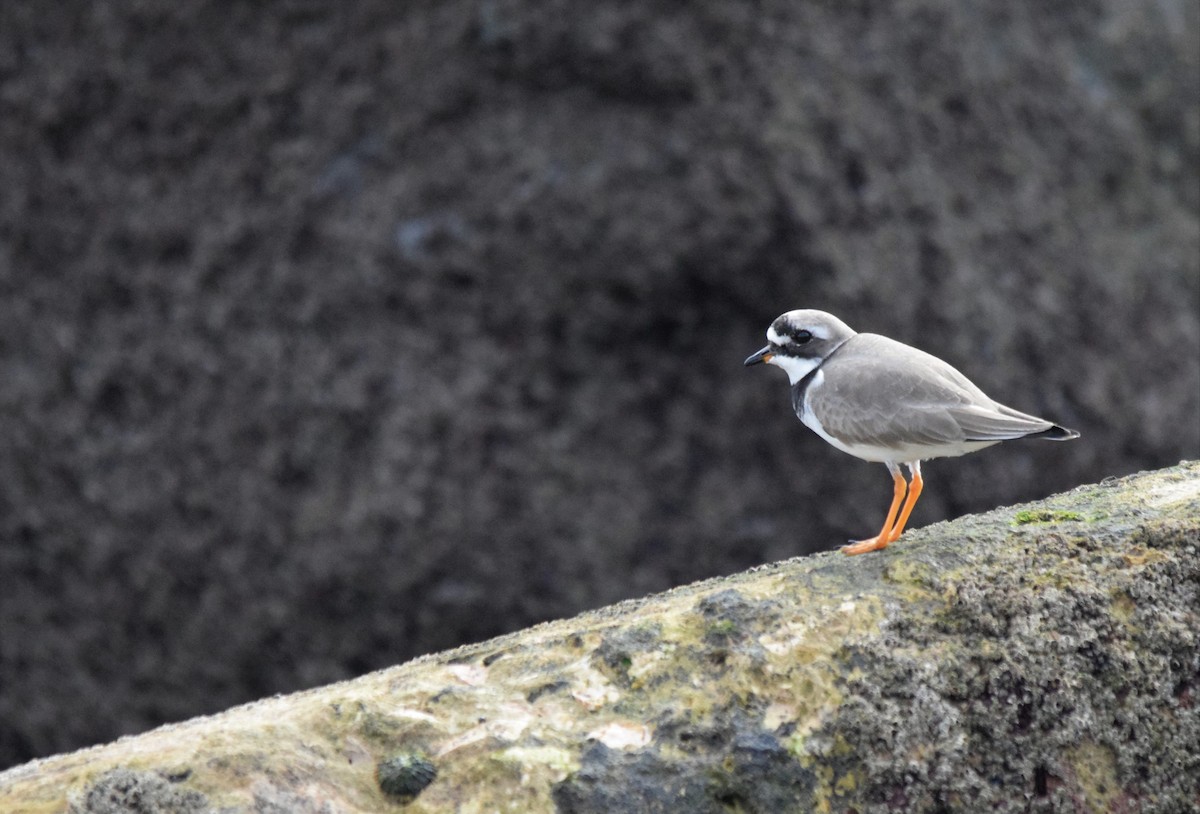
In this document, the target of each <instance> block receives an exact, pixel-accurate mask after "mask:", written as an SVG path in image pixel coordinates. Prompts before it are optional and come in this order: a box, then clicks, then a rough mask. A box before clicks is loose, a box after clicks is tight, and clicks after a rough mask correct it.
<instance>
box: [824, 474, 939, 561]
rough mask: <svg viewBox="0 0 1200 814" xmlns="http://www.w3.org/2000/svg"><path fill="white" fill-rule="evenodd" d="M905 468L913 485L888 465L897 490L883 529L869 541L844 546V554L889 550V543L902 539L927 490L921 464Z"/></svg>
mask: <svg viewBox="0 0 1200 814" xmlns="http://www.w3.org/2000/svg"><path fill="white" fill-rule="evenodd" d="M905 466H907V467H908V470H909V471H910V472H911V473H912V483H908V484H906V483H905V482H904V476H903V475H901V474H900V468H899V467H897V466H896V465H895V464H893V463H889V464H888V470H889V471H890V472H891V473H892V482H893V484H894V487H895V488H894V489H893V490H892V505H891V506H890V507H889V508H888V513H887V519H886V520H884V521H883V529H882V530H880V532H879V534H877V535H876V536H874V537H872V538H870V539H869V540H857V541H852V542H851V543H850V545H846V546H842V553H843V554H849V555H851V556H853V555H855V554H866V553H867V552H868V551H878V550H879V549H881V548H887V546H888V544H889V543H894V542H896V540H898V539H899V538H900V535H901V534H902V533H903V532H904V526H905V524H906V523H908V516H909V515H910V514H912V510H913V506H915V505H917V498H919V497H920V496H921V491H922V490H923V489H924V488H925V481H924V480H922V479H921V462H920V461H914V462H913V463H910V464H905ZM906 492H907V496H906V495H905V493H906ZM901 503H903V504H904V506H903V508H901V505H900V504H901ZM897 512H899V517H897V516H896V515H897ZM893 521H894V522H893Z"/></svg>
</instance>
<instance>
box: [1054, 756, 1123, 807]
mask: <svg viewBox="0 0 1200 814" xmlns="http://www.w3.org/2000/svg"><path fill="white" fill-rule="evenodd" d="M1067 759H1068V761H1069V762H1070V766H1071V769H1072V770H1073V771H1074V773H1075V780H1076V783H1077V784H1078V785H1077V788H1078V789H1079V791H1080V793H1082V795H1083V797H1084V801H1085V803H1086V806H1087V808H1086V810H1088V811H1113V810H1115V809H1114V807H1113V803H1114V802H1115V801H1116V799H1117V797H1118V796H1120V795H1121V793H1122V792H1121V783H1120V781H1119V779H1118V776H1117V756H1116V754H1115V753H1114V752H1113V750H1112V749H1111V748H1109V747H1108V746H1105V745H1103V744H1099V743H1095V742H1093V741H1085V742H1083V743H1081V744H1079V746H1077V747H1075V748H1074V749H1072V750H1070V751H1069V752H1068V753H1067Z"/></svg>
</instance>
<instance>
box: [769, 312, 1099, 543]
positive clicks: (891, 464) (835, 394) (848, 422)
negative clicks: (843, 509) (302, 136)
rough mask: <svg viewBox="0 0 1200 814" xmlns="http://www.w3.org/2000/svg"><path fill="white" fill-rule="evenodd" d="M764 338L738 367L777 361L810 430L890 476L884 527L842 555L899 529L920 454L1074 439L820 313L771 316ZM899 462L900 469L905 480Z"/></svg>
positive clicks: (918, 486)
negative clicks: (881, 465)
mask: <svg viewBox="0 0 1200 814" xmlns="http://www.w3.org/2000/svg"><path fill="white" fill-rule="evenodd" d="M767 342H768V343H769V344H768V345H767V346H766V347H765V348H763V349H762V350H760V351H758V353H755V354H753V355H751V356H750V357H749V358H748V359H746V365H747V366H750V365H756V364H759V363H760V362H766V363H767V364H771V365H776V366H778V367H781V368H783V370H784V372H785V373H787V375H788V378H789V379H790V380H791V382H792V407H793V408H795V410H796V415H797V416H799V418H800V420H801V421H803V422H804V424H805V425H806V426H807V427H808V428H809V429H811V430H812V431H813V432H815V433H816V434H817V435H819V436H821V437H822V438H824V439H825V440H826V441H828V442H829V443H830V444H833V446H835V447H837V448H838V449H840V450H841V451H842V452H848V453H850V454H851V455H853V456H855V457H857V458H862V459H863V460H864V461H878V462H880V463H884V464H886V465H887V468H888V471H889V472H890V473H891V474H892V481H893V483H894V484H895V488H894V491H893V493H892V505H891V506H890V507H889V508H888V512H887V519H886V520H884V523H883V528H882V529H881V530H880V532H879V534H877V535H875V536H874V537H871V538H868V539H866V540H858V541H851V543H850V545H847V546H843V547H842V551H844V552H845V553H847V554H862V553H864V552H867V551H877V550H878V549H881V548H883V547H885V546H886V545H888V544H889V543H892V542H894V541H895V540H896V538H898V537H899V536H900V534H901V532H903V531H904V525H905V523H907V522H908V516H909V515H910V514H912V510H913V506H915V505H916V503H917V498H919V497H920V496H921V490H922V489H923V488H924V481H922V479H921V461H924V460H927V459H929V458H946V457H953V456H957V455H964V454H966V453H968V452H974V451H975V450H977V449H983V448H984V447H990V446H992V445H993V444H998V443H1000V442H1001V441H1008V440H1010V439H1013V438H1046V439H1049V440H1052V441H1067V440H1069V439H1071V438H1078V437H1079V433H1077V432H1075V431H1074V430H1068V429H1066V428H1065V427H1060V426H1059V425H1057V424H1055V423H1053V422H1051V421H1047V420H1046V419H1044V418H1037V417H1036V416H1032V415H1028V414H1026V413H1022V412H1018V411H1017V410H1014V409H1012V408H1011V407H1005V406H1004V405H1003V404H1000V403H998V402H996V401H993V400H992V399H991V398H989V397H988V396H987V395H986V394H985V393H984V392H983V391H982V390H980V389H979V388H978V387H976V386H975V385H974V384H973V383H972V382H971V380H970V379H968V378H967V377H966V376H964V375H963V374H962V373H960V372H958V370H956V369H955V368H953V367H951V366H950V365H949V364H947V363H946V362H943V361H942V360H941V359H939V358H937V357H936V356H931V355H929V354H928V353H925V352H924V351H920V350H917V349H916V348H914V347H911V346H909V345H905V344H903V343H901V342H897V341H896V340H894V339H888V338H887V337H886V336H879V335H877V334H860V333H857V332H856V331H854V330H853V329H851V328H850V327H849V326H848V325H846V323H844V322H842V321H841V320H840V319H838V318H837V317H835V316H833V315H832V314H827V313H825V312H824V311H812V310H801V311H788V312H787V313H786V314H783V315H782V316H780V317H779V318H778V319H776V320H775V321H774V322H772V323H771V327H770V328H768V329H767ZM900 464H904V465H905V466H906V467H908V471H909V474H910V475H911V476H912V482H911V483H906V482H905V479H904V475H903V474H901V472H900ZM906 493H907V498H906V497H905V495H906Z"/></svg>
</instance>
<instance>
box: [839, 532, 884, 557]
mask: <svg viewBox="0 0 1200 814" xmlns="http://www.w3.org/2000/svg"><path fill="white" fill-rule="evenodd" d="M889 542H891V541H890V540H888V539H887V538H886V537H884V536H883V535H882V534H880V535H879V536H878V537H872V538H870V539H869V540H854V541H851V543H850V545H844V546H842V553H843V554H846V555H848V556H851V557H852V556H854V555H855V554H866V553H867V552H868V551H878V550H879V549H881V548H884V547H885V546H887V544H888V543H889Z"/></svg>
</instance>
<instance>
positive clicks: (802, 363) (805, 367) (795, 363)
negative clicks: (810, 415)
mask: <svg viewBox="0 0 1200 814" xmlns="http://www.w3.org/2000/svg"><path fill="white" fill-rule="evenodd" d="M767 335H768V336H770V333H769V332H768V334H767ZM823 361H825V360H824V359H800V358H798V357H796V356H784V355H783V354H781V353H776V354H773V355H772V356H771V361H769V362H767V364H769V365H777V366H778V367H781V368H783V372H784V373H786V374H787V375H788V378H789V379H791V380H792V384H795V383H796V382H798V381H800V380H801V379H803V378H804V377H805V376H807V375H808V374H809V373H812V372H813V371H814V370H816V368H817V365H819V364H821V362H823ZM817 375H818V376H819V375H821V374H819V373H818V374H817Z"/></svg>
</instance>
